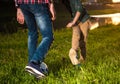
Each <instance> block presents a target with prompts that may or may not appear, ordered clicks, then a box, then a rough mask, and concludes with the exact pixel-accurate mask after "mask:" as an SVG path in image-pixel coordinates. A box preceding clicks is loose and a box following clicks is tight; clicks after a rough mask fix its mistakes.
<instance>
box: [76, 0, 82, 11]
mask: <svg viewBox="0 0 120 84" xmlns="http://www.w3.org/2000/svg"><path fill="white" fill-rule="evenodd" d="M75 9H76V11H79V12H82V11H83V5H82V3H81V2H80V0H76V2H75Z"/></svg>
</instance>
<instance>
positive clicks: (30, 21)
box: [20, 4, 53, 63]
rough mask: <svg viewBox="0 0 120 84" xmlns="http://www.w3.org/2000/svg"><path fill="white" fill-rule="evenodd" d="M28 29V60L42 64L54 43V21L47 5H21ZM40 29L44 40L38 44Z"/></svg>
mask: <svg viewBox="0 0 120 84" xmlns="http://www.w3.org/2000/svg"><path fill="white" fill-rule="evenodd" d="M20 8H21V10H22V12H23V14H24V17H25V21H26V24H27V27H28V55H29V57H28V60H29V62H30V61H34V62H37V63H40V62H42V61H43V60H44V58H45V56H46V54H47V52H48V50H49V48H50V45H51V43H52V41H53V32H52V21H51V18H50V14H49V9H48V6H47V4H21V5H20ZM38 29H39V30H40V33H41V35H42V40H41V42H40V43H39V44H38V43H37V42H38Z"/></svg>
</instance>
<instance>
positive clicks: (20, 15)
mask: <svg viewBox="0 0 120 84" xmlns="http://www.w3.org/2000/svg"><path fill="white" fill-rule="evenodd" d="M14 2H15V7H16V9H17V14H16V15H17V21H18V23H20V24H24V15H23V13H22V11H21V9H20V7H19V4H18V3H17V0H14Z"/></svg>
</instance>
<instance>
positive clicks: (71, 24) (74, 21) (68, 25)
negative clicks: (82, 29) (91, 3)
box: [66, 11, 80, 28]
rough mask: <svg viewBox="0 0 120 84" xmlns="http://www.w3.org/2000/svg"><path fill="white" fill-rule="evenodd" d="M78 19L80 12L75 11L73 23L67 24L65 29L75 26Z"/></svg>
mask: <svg viewBox="0 0 120 84" xmlns="http://www.w3.org/2000/svg"><path fill="white" fill-rule="evenodd" d="M79 17H80V12H79V11H77V12H76V14H75V17H74V18H73V21H72V22H70V23H68V24H67V26H66V27H68V28H69V27H73V26H74V25H75V24H76V22H77V21H78V19H79Z"/></svg>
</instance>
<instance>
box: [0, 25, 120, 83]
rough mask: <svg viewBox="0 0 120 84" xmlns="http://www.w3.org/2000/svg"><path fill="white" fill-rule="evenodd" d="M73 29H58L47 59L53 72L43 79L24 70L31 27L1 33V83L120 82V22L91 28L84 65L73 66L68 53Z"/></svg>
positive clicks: (50, 71) (50, 70)
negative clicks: (14, 31)
mask: <svg viewBox="0 0 120 84" xmlns="http://www.w3.org/2000/svg"><path fill="white" fill-rule="evenodd" d="M71 33H72V31H71V29H70V30H67V29H65V28H63V29H62V30H56V31H55V32H54V36H55V40H54V42H53V44H52V46H51V49H50V50H49V52H48V54H47V57H46V59H45V62H46V63H47V65H48V67H49V75H48V76H47V77H46V78H44V79H42V80H39V81H37V80H36V79H34V77H33V76H30V75H29V74H28V73H26V72H25V71H24V67H25V66H26V64H27V58H28V52H27V31H26V32H23V31H21V30H19V31H18V32H17V33H14V34H0V84H120V25H118V26H112V25H108V26H104V27H100V28H97V29H94V30H91V31H90V32H89V36H88V41H87V59H86V62H85V63H84V64H82V65H81V67H77V66H73V65H72V64H71V62H70V60H69V57H68V52H69V49H70V47H71ZM40 39H41V37H39V41H40Z"/></svg>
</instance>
